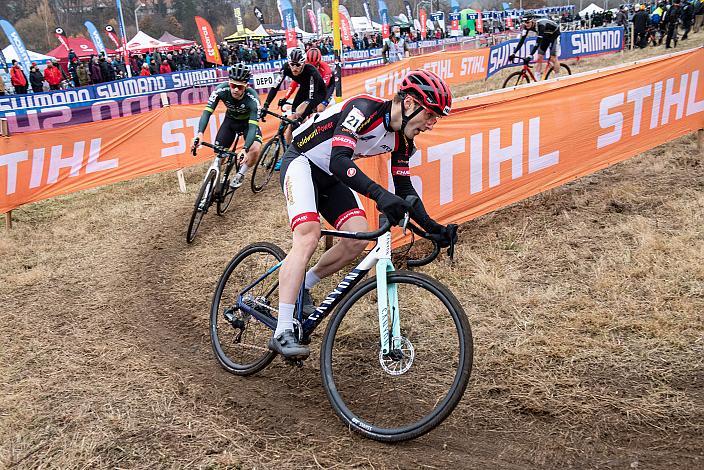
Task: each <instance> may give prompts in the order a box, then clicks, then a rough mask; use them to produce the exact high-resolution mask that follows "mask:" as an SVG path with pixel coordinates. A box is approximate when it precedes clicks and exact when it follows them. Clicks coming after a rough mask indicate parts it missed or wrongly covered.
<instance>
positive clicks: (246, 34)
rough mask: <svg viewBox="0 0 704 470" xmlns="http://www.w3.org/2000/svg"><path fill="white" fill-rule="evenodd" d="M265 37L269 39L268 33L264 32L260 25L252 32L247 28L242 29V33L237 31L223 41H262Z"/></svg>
mask: <svg viewBox="0 0 704 470" xmlns="http://www.w3.org/2000/svg"><path fill="white" fill-rule="evenodd" d="M266 37H269V33H267V32H266V30H265V29H264V27H263V26H262V25H259V27H258V28H257V29H255V30H254V31H252V30H251V29H249V28H244V31H237V32H236V33H233V34H231V35H229V36H228V37H226V38H225V41H231V42H232V41H244V40H246V39H262V38H266Z"/></svg>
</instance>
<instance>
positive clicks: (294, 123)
mask: <svg viewBox="0 0 704 470" xmlns="http://www.w3.org/2000/svg"><path fill="white" fill-rule="evenodd" d="M266 114H271V115H272V116H274V117H275V118H277V119H280V120H281V121H283V122H285V123H286V124H292V125H294V126H298V125H300V123H299V122H297V121H294V120H292V119H289V118H287V117H286V116H282V115H281V114H277V113H275V112H273V111H269V110H268V109H267V108H262V116H261V118H260V120H261V121H262V122H266V119H265V116H264V115H266Z"/></svg>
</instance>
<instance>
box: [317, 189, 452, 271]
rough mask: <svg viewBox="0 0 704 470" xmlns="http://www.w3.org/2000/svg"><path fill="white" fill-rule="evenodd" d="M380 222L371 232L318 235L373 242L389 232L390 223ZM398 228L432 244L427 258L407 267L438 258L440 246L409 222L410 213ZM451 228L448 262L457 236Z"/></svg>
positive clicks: (413, 200) (411, 199) (324, 232)
mask: <svg viewBox="0 0 704 470" xmlns="http://www.w3.org/2000/svg"><path fill="white" fill-rule="evenodd" d="M406 200H407V201H408V202H409V203H411V205H413V204H415V203H416V202H417V201H419V199H418V198H417V197H415V196H408V197H406ZM382 220H383V222H382V224H381V227H379V228H378V229H377V230H375V231H373V232H343V231H338V230H321V231H320V233H321V236H325V235H330V236H333V237H340V238H353V239H355V240H375V239H377V238H379V237H380V236H381V235H383V234H384V233H386V232H387V231H389V230H391V223H390V222H389V221H388V220H387V219H386V218H385V217H384V218H382ZM399 226H400V227H401V228H402V229H403V233H404V234H405V233H406V229H409V230H411V231H412V232H413V233H415V234H416V235H418V236H420V237H422V238H425V239H426V240H429V241H430V242H431V243H432V244H433V251H432V252H431V253H430V254H429V255H428V256H426V257H424V258H420V259H415V260H414V259H409V260H407V261H406V264H407V265H408V267H419V266H425V265H426V264H429V263H431V262H432V261H433V260H434V259H435V258H437V257H438V255H439V254H440V245H439V244H438V242H437V241H435V240H433V239H432V236H431V234H429V233H428V232H425V231H424V230H421V229H420V228H419V227H417V226H416V225H414V224H413V223H412V222H410V213H408V212H406V214H405V216H404V218H403V220H402V221H401V223H399ZM452 227H453V228H452V233H451V234H450V246H449V247H448V249H447V255H448V256H449V257H450V260H452V259H453V258H454V255H455V238H456V235H457V226H456V225H453V226H452Z"/></svg>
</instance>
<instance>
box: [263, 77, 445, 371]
mask: <svg viewBox="0 0 704 470" xmlns="http://www.w3.org/2000/svg"><path fill="white" fill-rule="evenodd" d="M451 106H452V94H451V92H450V89H449V87H448V86H447V84H446V83H445V82H444V81H443V80H442V79H441V78H439V77H438V76H437V75H435V74H433V73H431V72H427V71H421V70H416V71H412V72H410V73H409V74H408V75H407V76H406V77H405V78H404V80H403V81H402V83H401V86H400V88H399V92H398V93H397V94H396V96H395V97H394V99H393V100H392V101H384V100H380V99H378V98H374V97H372V96H368V95H359V96H355V97H353V98H350V99H348V100H346V101H343V102H342V103H338V104H336V105H334V106H331V107H329V108H328V109H326V110H325V111H323V112H322V113H319V114H316V115H315V117H314V118H313V119H309V120H308V121H307V122H306V123H304V124H303V125H302V126H301V127H299V128H298V129H296V130H295V131H294V133H293V141H292V142H291V145H290V146H289V148H288V150H287V151H286V154H285V155H284V158H283V163H282V165H281V185H282V187H283V190H284V194H285V196H286V201H287V208H288V215H289V220H290V223H291V230H292V231H293V246H292V248H291V250H290V251H289V253H288V256H287V257H286V259H285V260H284V262H283V265H282V267H281V271H280V273H279V299H280V303H279V317H278V324H277V327H276V331H275V332H274V336H273V337H272V338H271V340H270V342H269V348H270V349H272V350H274V351H276V352H278V353H279V354H282V355H283V356H285V357H293V358H305V357H307V355H308V353H309V350H308V348H307V347H306V346H304V345H301V344H299V342H298V338H297V337H296V336H295V334H294V333H293V313H294V312H293V310H294V304H295V302H296V297H297V295H298V291H299V289H300V286H301V283H302V282H303V281H304V280H305V291H304V304H305V305H304V306H303V310H304V312H305V313H306V314H310V313H311V312H312V310H313V306H312V300H311V299H310V295H309V293H308V290H309V289H310V288H311V287H313V286H314V285H316V284H317V283H318V282H319V281H320V279H321V278H324V277H326V276H329V275H331V274H333V273H335V272H337V271H338V270H340V269H341V268H342V267H343V266H345V265H346V264H347V263H349V262H350V261H352V260H353V259H354V258H355V257H357V256H358V255H359V254H360V253H361V252H362V250H363V249H364V248H365V246H366V245H367V242H365V241H360V240H352V239H344V238H343V239H341V240H340V241H339V242H338V243H337V244H336V245H335V246H334V247H332V248H331V249H330V250H328V251H326V252H325V253H324V254H323V255H322V257H321V258H320V260H319V261H318V263H317V264H316V265H315V266H314V267H313V268H311V269H310V270H309V271H308V272H305V268H306V266H307V264H308V261H309V260H310V257H311V256H312V254H313V252H314V251H315V249H316V247H317V245H318V240H319V239H320V216H319V213H320V214H322V216H323V217H324V218H325V220H327V221H328V222H329V223H330V224H331V225H333V226H334V227H335V228H336V229H338V230H345V231H352V232H364V231H367V230H368V226H367V220H366V218H365V213H364V210H363V209H362V205H361V203H360V201H359V199H358V197H357V195H356V194H355V192H356V193H360V194H362V195H364V196H367V197H370V198H372V199H374V200H375V201H376V203H377V207H378V208H379V210H380V211H381V212H383V213H384V214H385V215H386V217H387V218H388V220H389V221H390V222H391V223H392V224H397V223H398V222H399V220H401V218H402V217H403V215H404V213H406V212H410V214H411V217H412V218H413V219H414V220H415V221H416V222H417V223H418V224H420V225H421V226H422V227H423V228H424V229H425V230H426V231H427V232H429V233H431V234H433V237H434V238H435V239H436V240H437V241H438V242H439V243H440V244H441V246H449V244H450V243H451V240H450V238H451V234H452V233H453V231H452V230H451V229H449V228H448V227H446V226H443V225H441V224H439V223H437V222H436V221H435V220H433V219H432V218H431V217H430V215H428V213H427V211H426V210H425V208H424V207H423V204H422V203H419V204H417V205H415V206H413V207H411V206H410V204H409V203H408V202H407V201H406V200H405V199H404V198H405V197H406V196H418V194H417V193H416V191H415V189H414V188H413V185H412V184H411V179H410V169H409V161H410V159H411V156H412V155H413V154H414V152H415V146H414V144H413V139H414V137H415V136H416V135H418V134H420V133H421V132H425V131H429V130H431V129H432V128H433V126H435V124H436V123H437V121H438V119H439V118H441V117H442V116H446V115H447V114H449V112H450V107H451ZM388 152H391V173H392V177H393V182H394V191H395V194H394V193H391V192H389V191H387V190H386V189H384V188H383V187H382V186H381V185H379V184H377V183H375V182H374V181H372V180H371V179H370V178H369V177H368V176H367V175H365V174H364V173H363V172H362V171H361V170H360V169H359V168H358V167H357V165H356V164H355V163H354V161H353V158H354V157H367V156H373V155H380V154H384V153H388Z"/></svg>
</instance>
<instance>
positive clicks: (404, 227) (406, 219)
mask: <svg viewBox="0 0 704 470" xmlns="http://www.w3.org/2000/svg"><path fill="white" fill-rule="evenodd" d="M409 220H411V214H410V213H408V212H406V213H405V214H404V216H403V223H401V228H402V229H403V236H404V237H405V236H406V226H407V225H408V222H409Z"/></svg>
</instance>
